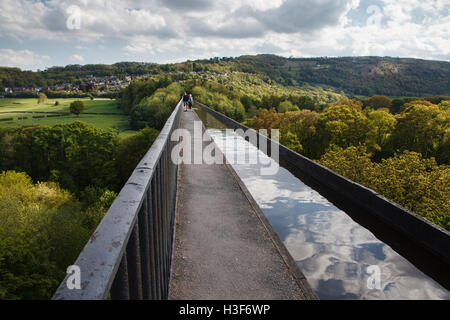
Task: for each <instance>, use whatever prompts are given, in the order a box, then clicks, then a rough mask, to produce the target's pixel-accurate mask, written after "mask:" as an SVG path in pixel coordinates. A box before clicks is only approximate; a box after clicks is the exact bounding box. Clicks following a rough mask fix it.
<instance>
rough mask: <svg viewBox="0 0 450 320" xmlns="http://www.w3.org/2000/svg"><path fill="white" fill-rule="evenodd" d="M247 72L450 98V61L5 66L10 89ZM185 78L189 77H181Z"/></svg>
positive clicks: (2, 71)
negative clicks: (88, 79)
mask: <svg viewBox="0 0 450 320" xmlns="http://www.w3.org/2000/svg"><path fill="white" fill-rule="evenodd" d="M180 72H183V73H187V74H189V73H191V72H195V73H203V74H206V73H208V72H217V73H222V74H224V73H230V72H243V73H249V74H259V75H262V78H263V79H264V81H265V82H267V83H278V84H281V85H287V86H301V85H304V84H317V85H326V86H331V87H334V88H336V89H337V90H344V91H345V92H346V93H347V94H353V95H361V96H372V95H376V94H383V95H388V96H425V95H450V91H449V90H450V89H449V88H450V62H445V61H431V60H419V59H407V58H389V57H342V58H327V57H319V58H283V57H278V56H274V55H256V56H241V57H238V58H212V59H207V60H196V61H186V62H184V63H176V64H165V65H157V64H149V63H147V64H146V63H136V62H120V63H116V64H113V65H103V64H96V65H84V66H81V65H68V66H66V67H52V68H49V69H47V70H45V71H39V72H31V71H21V70H20V69H18V68H4V67H2V68H0V90H1V89H2V88H5V87H45V86H51V85H54V84H57V83H72V84H77V83H80V80H81V79H84V78H85V77H86V76H88V75H93V76H116V77H124V76H127V75H144V74H150V75H164V74H167V73H173V74H175V75H176V74H178V73H180ZM180 77H181V78H184V75H181V76H180Z"/></svg>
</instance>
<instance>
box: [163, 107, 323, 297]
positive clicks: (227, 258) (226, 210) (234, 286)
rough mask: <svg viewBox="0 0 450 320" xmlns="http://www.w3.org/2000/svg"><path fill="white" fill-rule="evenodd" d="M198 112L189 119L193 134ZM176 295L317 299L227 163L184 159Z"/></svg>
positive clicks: (174, 282)
mask: <svg viewBox="0 0 450 320" xmlns="http://www.w3.org/2000/svg"><path fill="white" fill-rule="evenodd" d="M194 120H198V118H197V117H196V115H195V114H194V113H193V112H185V113H184V114H183V123H184V124H183V125H184V127H185V128H186V129H188V130H190V131H191V133H192V136H193V122H194ZM178 197H179V199H178V206H179V207H178V212H177V230H176V236H175V251H174V261H173V274H172V282H171V294H170V298H171V299H173V300H180V299H181V300H185V299H189V300H191V299H192V300H234V299H238V300H247V299H258V300H259V299H277V300H287V299H311V298H315V296H314V294H313V293H312V291H311V290H310V287H309V286H308V285H307V284H306V286H302V285H301V284H299V282H298V281H296V280H295V276H294V275H295V274H296V272H295V270H292V268H291V267H289V266H288V265H289V263H285V260H283V257H282V254H281V253H280V251H279V250H278V249H277V245H276V243H275V242H274V241H273V238H272V237H271V235H270V232H268V231H267V229H266V228H265V227H264V225H263V223H261V220H260V219H258V216H257V214H256V212H255V209H254V207H252V205H251V203H250V202H249V200H248V198H247V197H246V195H245V194H244V192H243V191H242V190H241V188H240V186H239V183H238V181H237V180H236V177H234V176H233V174H232V172H230V170H229V168H228V167H227V166H226V165H218V164H216V165H206V164H202V165H184V164H183V165H182V166H181V168H180V184H179V190H178Z"/></svg>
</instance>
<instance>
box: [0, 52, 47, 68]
mask: <svg viewBox="0 0 450 320" xmlns="http://www.w3.org/2000/svg"><path fill="white" fill-rule="evenodd" d="M49 60H50V57H49V56H40V55H38V54H36V53H34V52H32V51H30V50H13V49H0V65H1V66H4V67H17V66H20V67H21V68H23V69H27V70H36V69H44V68H45V67H46V65H47V64H48V62H49Z"/></svg>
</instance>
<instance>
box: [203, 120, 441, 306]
mask: <svg viewBox="0 0 450 320" xmlns="http://www.w3.org/2000/svg"><path fill="white" fill-rule="evenodd" d="M201 116H202V119H203V120H205V117H204V115H203V114H202V115H201ZM208 122H209V121H208ZM210 135H211V137H212V138H213V139H214V141H215V142H216V143H217V145H218V146H219V147H220V149H221V150H222V152H223V153H224V154H225V155H226V157H227V158H229V159H231V157H236V156H237V154H238V153H240V154H242V153H243V152H247V153H248V152H255V153H259V156H260V157H265V158H266V159H267V156H265V155H264V154H263V153H262V152H260V151H258V150H257V149H256V148H255V147H254V146H253V145H250V144H249V143H248V142H246V141H245V140H244V139H242V138H241V137H235V141H236V143H235V141H234V139H230V138H228V139H225V135H224V131H222V130H212V131H211V132H210ZM233 168H234V169H235V171H236V172H237V173H238V175H239V176H240V178H241V179H242V180H243V181H244V183H245V185H246V186H247V188H248V190H249V191H250V193H251V194H252V195H253V197H254V198H255V200H256V201H257V202H258V204H259V205H260V207H261V209H262V210H263V211H264V213H265V215H266V216H267V218H268V219H269V221H270V223H271V224H272V226H273V227H274V229H275V230H276V232H277V233H278V235H279V236H280V238H281V239H282V240H283V241H284V243H285V245H286V247H287V248H288V250H289V252H290V253H291V255H292V256H293V257H294V259H295V260H296V261H297V263H298V265H299V267H300V269H301V270H302V271H303V273H304V274H305V276H306V278H307V279H308V281H309V283H310V284H311V286H312V287H313V289H314V290H315V292H316V293H317V295H318V296H319V298H321V299H450V293H449V291H447V290H446V289H445V288H443V287H442V286H440V285H439V284H438V283H437V282H435V281H434V280H432V279H431V278H429V277H428V276H427V275H425V274H424V273H423V272H421V271H420V270H418V269H417V268H416V267H415V266H414V265H412V264H411V263H410V262H408V261H407V260H406V259H405V258H403V257H402V256H400V255H399V254H397V253H396V252H395V251H394V250H393V249H392V248H391V247H389V246H388V245H386V244H385V243H383V242H381V241H380V240H378V239H377V238H376V237H375V236H374V235H373V234H372V233H371V232H370V231H368V230H367V229H365V228H364V227H362V226H360V225H359V224H357V223H356V222H354V221H353V220H352V219H351V218H350V217H349V216H348V215H347V214H346V213H345V212H343V211H341V210H340V209H338V208H337V207H335V206H334V205H333V204H332V203H330V202H329V201H328V200H327V199H325V198H324V197H322V196H321V195H320V194H319V193H318V192H316V191H314V190H313V189H311V188H310V187H308V186H307V185H305V184H304V183H302V182H301V181H300V180H299V179H297V178H296V177H294V176H293V175H292V174H291V173H290V172H288V171H287V170H285V169H284V168H280V170H279V172H278V174H276V175H273V176H261V175H260V165H245V164H239V165H233ZM372 265H375V266H378V267H379V268H380V271H381V289H369V288H368V286H367V280H368V278H369V277H370V274H368V273H367V268H368V267H369V266H372Z"/></svg>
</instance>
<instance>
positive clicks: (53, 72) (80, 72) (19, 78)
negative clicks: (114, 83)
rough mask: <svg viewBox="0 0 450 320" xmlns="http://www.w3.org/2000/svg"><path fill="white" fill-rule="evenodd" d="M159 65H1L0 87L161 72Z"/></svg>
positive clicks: (37, 85)
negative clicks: (31, 67) (37, 68)
mask: <svg viewBox="0 0 450 320" xmlns="http://www.w3.org/2000/svg"><path fill="white" fill-rule="evenodd" d="M159 73H161V68H160V66H159V65H156V64H151V63H138V62H119V63H116V64H113V65H105V64H90V65H83V66H82V65H68V66H65V67H52V68H48V69H46V70H44V71H37V72H33V71H22V70H21V69H19V68H8V67H0V89H1V88H14V87H47V86H53V85H55V84H58V83H72V84H79V83H81V79H84V78H86V77H87V76H90V75H92V76H96V77H104V76H115V77H125V76H129V75H145V74H159Z"/></svg>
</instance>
